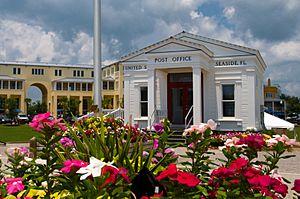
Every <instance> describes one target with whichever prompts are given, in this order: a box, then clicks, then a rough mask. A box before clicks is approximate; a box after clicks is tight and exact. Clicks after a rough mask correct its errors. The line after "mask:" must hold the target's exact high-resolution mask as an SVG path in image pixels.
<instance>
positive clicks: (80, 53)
mask: <svg viewBox="0 0 300 199" xmlns="http://www.w3.org/2000/svg"><path fill="white" fill-rule="evenodd" d="M92 4H93V3H92V1H86V0H76V2H74V0H64V1H60V0H42V1H36V0H26V1H18V0H1V7H0V38H1V40H0V46H1V48H0V59H2V60H6V61H15V60H23V61H36V60H40V61H44V62H55V63H72V64H78V63H92V56H93V51H92V45H93V44H92V37H93V28H92V27H93V5H92ZM203 5H208V6H206V7H205V6H203ZM201 9H204V10H201ZM299 12H300V1H298V0H286V1H282V0H273V1H261V0H252V1H239V0H217V1H208V0H167V1H162V0H130V1H124V0H114V1H102V42H103V43H102V53H103V54H102V60H103V62H104V63H111V62H113V61H115V60H118V59H119V58H120V57H121V56H122V55H124V54H127V53H130V52H132V51H134V50H137V49H139V48H142V47H145V46H147V45H150V44H152V43H154V42H157V41H159V40H162V39H165V38H168V37H169V36H171V35H174V34H177V33H178V32H181V31H182V30H185V31H188V32H191V33H194V34H198V35H202V36H206V37H210V38H215V39H219V40H223V41H227V42H230V43H235V44H239V45H243V46H247V47H251V48H255V49H258V50H259V51H260V52H261V54H262V56H263V58H264V59H265V61H266V63H267V65H268V69H267V71H266V77H271V78H272V82H274V83H279V84H280V85H281V86H282V88H283V90H284V91H286V92H288V94H290V95H298V96H300V91H299V89H297V88H299V87H300V85H299V82H297V81H294V79H295V78H297V77H295V74H300V68H299V67H297V66H299V65H300V56H297V54H298V52H299V50H300V15H299V14H298V13H299ZM283 67H284V69H285V70H284V75H283V72H282V68H283ZM298 68H299V69H298ZM283 77H284V78H283ZM285 77H286V79H285ZM292 80H293V83H291V82H292ZM297 86H298V87H297Z"/></svg>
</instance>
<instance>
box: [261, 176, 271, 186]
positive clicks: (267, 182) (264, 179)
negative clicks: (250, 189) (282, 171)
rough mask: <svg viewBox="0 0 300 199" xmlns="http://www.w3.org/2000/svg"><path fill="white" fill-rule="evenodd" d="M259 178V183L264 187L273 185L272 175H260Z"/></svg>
mask: <svg viewBox="0 0 300 199" xmlns="http://www.w3.org/2000/svg"><path fill="white" fill-rule="evenodd" d="M258 179H259V184H260V185H261V186H262V187H267V186H270V185H271V177H270V176H268V175H263V176H259V177H258Z"/></svg>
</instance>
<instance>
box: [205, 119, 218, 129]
mask: <svg viewBox="0 0 300 199" xmlns="http://www.w3.org/2000/svg"><path fill="white" fill-rule="evenodd" d="M207 126H208V127H209V128H210V129H211V130H215V129H216V128H217V123H215V121H213V120H212V119H209V120H208V121H207Z"/></svg>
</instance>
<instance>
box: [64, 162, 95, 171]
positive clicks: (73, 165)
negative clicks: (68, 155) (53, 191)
mask: <svg viewBox="0 0 300 199" xmlns="http://www.w3.org/2000/svg"><path fill="white" fill-rule="evenodd" d="M88 165H89V164H88V163H86V162H84V161H82V160H66V161H65V162H64V168H62V169H61V170H60V171H61V172H64V173H70V172H76V171H77V170H78V169H80V168H82V167H86V166H88Z"/></svg>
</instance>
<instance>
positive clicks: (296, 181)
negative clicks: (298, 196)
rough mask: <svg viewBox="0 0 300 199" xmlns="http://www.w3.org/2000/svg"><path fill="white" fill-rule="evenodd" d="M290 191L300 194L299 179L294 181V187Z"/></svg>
mask: <svg viewBox="0 0 300 199" xmlns="http://www.w3.org/2000/svg"><path fill="white" fill-rule="evenodd" d="M292 190H294V191H296V192H297V193H300V179H297V180H295V181H294V187H293V188H292Z"/></svg>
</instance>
